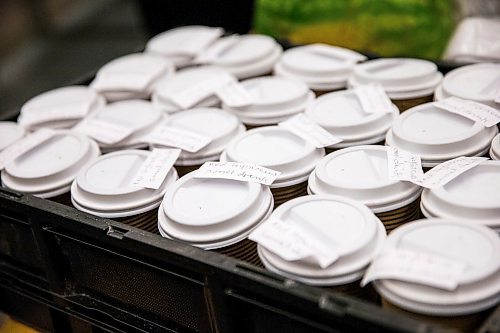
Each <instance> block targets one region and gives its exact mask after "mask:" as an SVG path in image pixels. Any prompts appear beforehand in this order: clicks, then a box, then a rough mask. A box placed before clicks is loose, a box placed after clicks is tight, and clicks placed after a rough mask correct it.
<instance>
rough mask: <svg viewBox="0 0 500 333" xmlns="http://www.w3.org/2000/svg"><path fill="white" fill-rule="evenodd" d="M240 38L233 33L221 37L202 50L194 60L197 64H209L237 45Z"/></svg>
mask: <svg viewBox="0 0 500 333" xmlns="http://www.w3.org/2000/svg"><path fill="white" fill-rule="evenodd" d="M240 38H241V37H240V36H238V35H231V36H228V37H224V38H221V39H219V40H218V41H216V42H215V43H214V44H213V45H212V46H210V47H209V48H207V49H205V50H203V51H202V52H200V53H199V54H198V57H196V59H195V60H194V62H195V63H197V64H207V63H211V62H213V61H215V60H217V59H218V58H219V57H220V56H221V54H223V53H225V52H227V51H228V50H230V49H231V48H232V47H233V46H235V45H236V44H237V43H238V42H239V41H240Z"/></svg>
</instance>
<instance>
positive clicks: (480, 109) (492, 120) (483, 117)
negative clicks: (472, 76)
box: [434, 97, 500, 127]
mask: <svg viewBox="0 0 500 333" xmlns="http://www.w3.org/2000/svg"><path fill="white" fill-rule="evenodd" d="M434 105H435V106H436V107H438V108H440V109H443V110H446V111H449V112H453V113H456V114H459V115H461V116H464V117H466V118H469V119H471V120H473V121H475V122H478V123H480V124H482V125H484V126H486V127H491V126H493V125H496V124H498V123H499V122H500V110H497V109H494V108H492V107H491V106H488V105H485V104H481V103H476V102H473V101H468V100H465V99H461V98H458V97H449V98H446V99H443V100H442V101H439V102H434Z"/></svg>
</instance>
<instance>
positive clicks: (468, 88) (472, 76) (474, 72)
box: [436, 63, 500, 109]
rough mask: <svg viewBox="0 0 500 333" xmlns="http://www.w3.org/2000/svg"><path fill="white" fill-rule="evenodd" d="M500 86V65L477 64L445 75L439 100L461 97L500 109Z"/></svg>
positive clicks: (438, 96) (438, 95)
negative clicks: (498, 96) (498, 100)
mask: <svg viewBox="0 0 500 333" xmlns="http://www.w3.org/2000/svg"><path fill="white" fill-rule="evenodd" d="M499 86H500V64H488V63H486V64H485V63H483V64H475V65H469V66H464V67H460V68H457V69H454V70H452V71H450V72H449V73H448V74H446V75H445V77H444V79H443V82H442V84H441V87H440V94H436V96H437V98H438V99H444V98H447V97H452V96H455V97H460V98H463V99H469V100H473V101H476V102H479V103H483V104H487V105H489V106H491V107H493V108H496V109H500V104H499V103H495V102H494V99H495V93H496V92H497V90H498V87H499Z"/></svg>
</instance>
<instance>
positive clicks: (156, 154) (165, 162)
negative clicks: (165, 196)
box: [130, 148, 181, 190]
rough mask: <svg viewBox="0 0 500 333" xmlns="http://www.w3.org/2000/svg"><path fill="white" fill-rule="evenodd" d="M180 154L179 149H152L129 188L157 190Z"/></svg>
mask: <svg viewBox="0 0 500 333" xmlns="http://www.w3.org/2000/svg"><path fill="white" fill-rule="evenodd" d="M180 153H181V150H180V149H160V148H158V149H153V151H152V152H151V153H150V154H149V156H148V157H147V158H146V160H145V161H144V163H142V165H141V166H140V167H139V170H138V171H137V173H136V174H135V176H134V178H133V179H132V182H131V183H130V184H131V186H138V187H145V188H151V189H155V190H157V189H159V188H160V187H161V184H163V181H164V180H165V178H166V177H167V175H168V173H169V171H170V169H172V167H173V166H174V164H175V161H177V158H179V154H180Z"/></svg>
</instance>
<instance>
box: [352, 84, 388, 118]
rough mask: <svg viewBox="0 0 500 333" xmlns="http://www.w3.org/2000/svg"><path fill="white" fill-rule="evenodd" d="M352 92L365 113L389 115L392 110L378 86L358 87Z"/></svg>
mask: <svg viewBox="0 0 500 333" xmlns="http://www.w3.org/2000/svg"><path fill="white" fill-rule="evenodd" d="M354 92H355V93H356V96H358V99H359V102H360V103H361V107H362V108H363V111H365V112H366V113H391V112H392V111H393V110H394V106H393V105H392V102H391V100H390V99H389V97H388V96H387V94H386V93H385V91H384V88H383V87H382V85H380V84H371V85H366V86H360V87H358V88H356V89H354Z"/></svg>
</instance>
